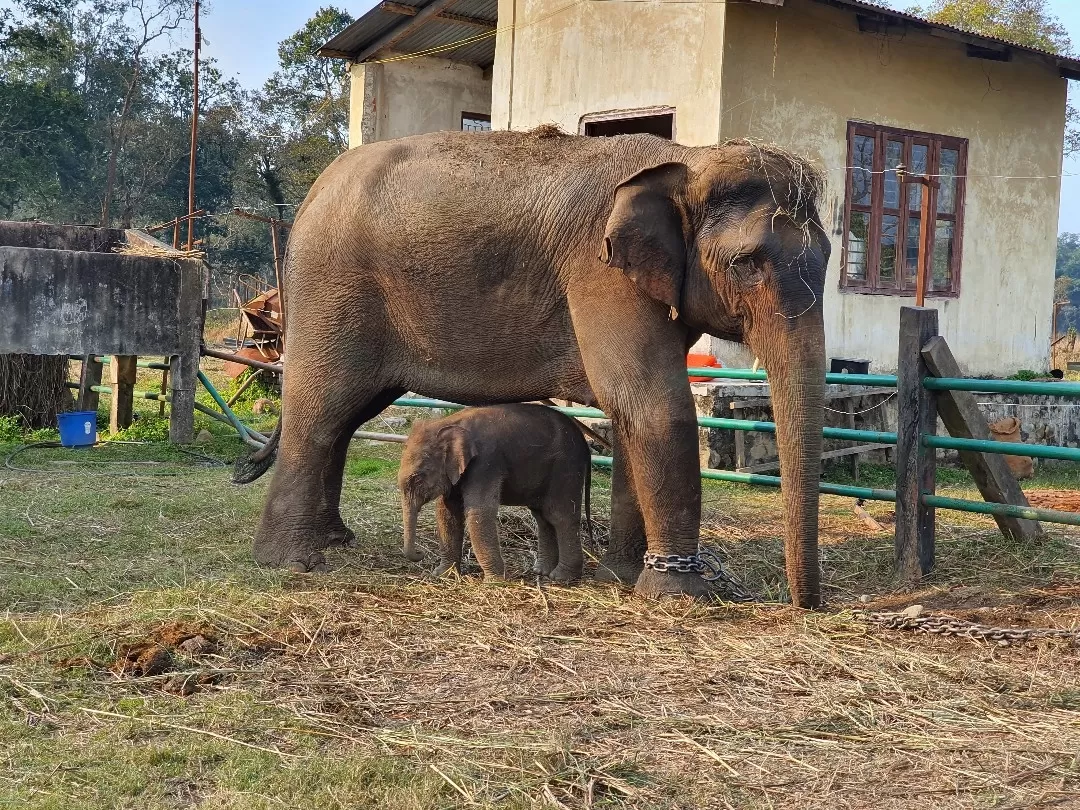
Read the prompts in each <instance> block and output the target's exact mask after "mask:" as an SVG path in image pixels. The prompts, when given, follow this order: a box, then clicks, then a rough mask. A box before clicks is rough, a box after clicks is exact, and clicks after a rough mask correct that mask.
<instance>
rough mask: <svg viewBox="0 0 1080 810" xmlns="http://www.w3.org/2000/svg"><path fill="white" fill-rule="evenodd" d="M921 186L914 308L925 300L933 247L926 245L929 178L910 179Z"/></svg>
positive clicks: (927, 235)
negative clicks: (927, 275)
mask: <svg viewBox="0 0 1080 810" xmlns="http://www.w3.org/2000/svg"><path fill="white" fill-rule="evenodd" d="M912 179H914V181H915V182H916V183H918V184H919V185H921V186H922V213H921V214H920V217H921V219H920V220H919V266H918V269H917V270H916V271H915V272H916V273H917V274H918V275H917V276H916V277H915V306H917V307H921V306H922V305H923V303H924V302H925V300H926V282H927V278H926V274H927V270H928V269H929V266H930V251H931V250H933V246H932V245H930V244H928V241H929V234H930V178H928V177H916V178H912Z"/></svg>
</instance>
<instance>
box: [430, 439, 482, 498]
mask: <svg viewBox="0 0 1080 810" xmlns="http://www.w3.org/2000/svg"><path fill="white" fill-rule="evenodd" d="M437 438H438V440H439V443H440V444H441V445H442V448H443V461H444V464H445V470H446V477H447V479H449V481H450V486H452V487H455V486H457V483H458V481H460V480H461V476H463V475H464V474H465V468H466V467H468V466H469V462H470V461H472V460H473V459H474V458H476V448H475V447H474V446H473V442H472V438H471V437H470V436H469V433H468V431H467V430H465V428H463V427H461V425H447V426H446V427H443V428H440V429H439V433H438V435H437Z"/></svg>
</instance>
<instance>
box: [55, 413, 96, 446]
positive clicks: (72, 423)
mask: <svg viewBox="0 0 1080 810" xmlns="http://www.w3.org/2000/svg"><path fill="white" fill-rule="evenodd" d="M56 424H57V427H59V428H60V444H62V445H64V447H87V446H89V445H92V444H93V443H94V442H96V441H97V411H70V412H69V413H58V414H57V415H56Z"/></svg>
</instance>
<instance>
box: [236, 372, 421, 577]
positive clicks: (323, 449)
mask: <svg viewBox="0 0 1080 810" xmlns="http://www.w3.org/2000/svg"><path fill="white" fill-rule="evenodd" d="M306 382H307V381H306V380H299V379H296V378H295V377H294V378H288V377H287V378H286V381H285V403H284V408H283V409H282V410H283V416H282V419H283V421H282V426H281V445H280V448H279V450H278V461H277V465H276V467H275V469H274V477H273V479H272V481H271V482H270V491H269V492H268V493H267V497H266V503H265V505H264V506H263V511H262V517H261V519H260V521H259V528H258V530H257V532H256V535H255V544H254V553H255V559H256V561H257V562H258V563H260V564H261V565H265V566H269V567H274V568H289V569H291V570H294V571H301V572H303V571H319V570H323V569H324V568H325V564H326V559H325V558H324V557H323V555H322V553H321V552H322V550H323V549H325V548H328V547H330V546H335V545H351V544H352V543H353V542H354V539H355V538H354V535H353V533H352V531H351V530H350V529H349V528H348V527H346V525H345V522H344V521H343V520H342V519H341V512H340V511H339V505H340V501H341V481H342V476H343V474H344V470H345V456H346V454H347V453H348V450H349V442H350V441H351V439H352V433H353V431H355V430H356V428H357V427H359V426H360V425H362V424H363V423H364V422H366V421H368V420H369V419H372V418H374V417H375V416H377V415H378V414H379V413H380V412H382V411H383V410H384V409H385V408H386V407H387V406H388V405H390V403H392V402H393V401H394V400H395V399H397V397H399V396H400V395H401V393H402V391H401V390H400V389H382V390H375V391H372V390H364V389H362V388H360V387H358V386H353V387H349V386H345V385H343V384H342V382H341V381H338V382H337V384H336V385H334V386H325V385H324V384H321V385H314V384H311V385H308V386H304V383H306ZM298 383H299V384H300V385H299V386H298Z"/></svg>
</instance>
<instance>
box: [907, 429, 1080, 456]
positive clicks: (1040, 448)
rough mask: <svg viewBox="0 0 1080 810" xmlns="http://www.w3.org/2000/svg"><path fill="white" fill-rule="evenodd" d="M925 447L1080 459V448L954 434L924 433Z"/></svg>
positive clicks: (923, 441) (1004, 454)
mask: <svg viewBox="0 0 1080 810" xmlns="http://www.w3.org/2000/svg"><path fill="white" fill-rule="evenodd" d="M922 444H923V447H935V448H939V449H941V450H967V451H970V452H975V453H998V454H1000V455H1003V456H1029V457H1031V458H1049V459H1054V460H1057V461H1080V448H1076V447H1056V446H1052V445H1045V444H1027V443H1026V442H995V441H990V440H988V439H958V438H954V437H952V436H935V435H924V436H923V437H922Z"/></svg>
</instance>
